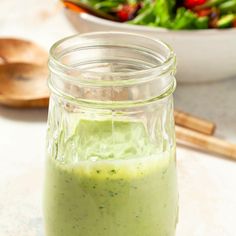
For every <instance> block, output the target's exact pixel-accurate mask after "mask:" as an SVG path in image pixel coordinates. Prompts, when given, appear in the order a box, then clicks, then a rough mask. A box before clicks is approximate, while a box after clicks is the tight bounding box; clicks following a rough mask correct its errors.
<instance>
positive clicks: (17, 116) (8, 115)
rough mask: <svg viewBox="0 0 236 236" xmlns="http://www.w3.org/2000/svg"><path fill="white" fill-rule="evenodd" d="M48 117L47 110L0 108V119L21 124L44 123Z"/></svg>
mask: <svg viewBox="0 0 236 236" xmlns="http://www.w3.org/2000/svg"><path fill="white" fill-rule="evenodd" d="M47 116H48V109H47V108H37V109H36V108H31V109H20V108H9V107H4V106H0V118H3V119H9V120H13V121H22V122H46V121H47Z"/></svg>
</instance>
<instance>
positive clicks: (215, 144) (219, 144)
mask: <svg viewBox="0 0 236 236" xmlns="http://www.w3.org/2000/svg"><path fill="white" fill-rule="evenodd" d="M175 131H176V137H177V140H180V141H184V142H187V143H189V144H191V145H193V146H194V147H197V148H199V149H201V150H203V151H208V152H211V153H215V154H219V155H223V156H225V157H229V158H231V159H234V160H236V144H232V143H229V142H227V141H224V140H222V139H219V138H216V137H213V136H209V135H205V134H202V133H199V132H196V131H193V130H189V129H186V128H183V127H180V126H176V127H175Z"/></svg>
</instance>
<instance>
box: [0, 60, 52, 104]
mask: <svg viewBox="0 0 236 236" xmlns="http://www.w3.org/2000/svg"><path fill="white" fill-rule="evenodd" d="M47 77H48V70H47V67H46V65H45V66H42V65H36V64H27V63H11V64H5V65H0V85H1V86H0V103H1V104H3V105H6V106H11V107H22V108H23V107H25V108H26V107H46V106H47V105H48V98H49V90H48V87H47Z"/></svg>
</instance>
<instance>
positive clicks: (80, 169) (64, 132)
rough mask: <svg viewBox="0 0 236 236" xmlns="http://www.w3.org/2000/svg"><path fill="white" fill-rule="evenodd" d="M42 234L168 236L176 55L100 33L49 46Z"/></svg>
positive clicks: (173, 195) (173, 190) (150, 42)
mask: <svg viewBox="0 0 236 236" xmlns="http://www.w3.org/2000/svg"><path fill="white" fill-rule="evenodd" d="M49 68H50V72H51V73H50V78H49V87H50V89H51V98H50V106H49V115H48V130H47V148H46V156H47V158H46V171H45V186H44V225H45V235H46V236H174V234H175V228H176V222H177V215H178V192H177V181H176V163H175V134H174V119H173V98H172V93H173V91H174V89H175V78H174V74H175V69H176V63H175V55H174V53H173V51H172V50H171V49H170V48H169V47H168V46H167V45H166V44H164V43H162V42H161V41H159V40H157V39H151V38H148V37H145V36H142V35H136V34H129V33H121V32H99V33H90V34H83V35H77V36H72V37H69V38H65V39H63V40H61V41H59V42H57V43H55V44H54V46H53V47H52V48H51V51H50V58H49Z"/></svg>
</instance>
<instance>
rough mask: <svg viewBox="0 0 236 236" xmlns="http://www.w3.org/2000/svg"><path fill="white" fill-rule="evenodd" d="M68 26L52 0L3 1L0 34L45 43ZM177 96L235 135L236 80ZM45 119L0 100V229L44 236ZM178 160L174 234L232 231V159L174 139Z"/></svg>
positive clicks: (209, 235)
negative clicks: (216, 155) (0, 104)
mask: <svg viewBox="0 0 236 236" xmlns="http://www.w3.org/2000/svg"><path fill="white" fill-rule="evenodd" d="M26 8H27V11H24V9H26ZM73 33H75V31H74V30H73V29H72V28H71V26H70V25H69V23H68V22H67V21H66V19H65V18H64V16H63V13H62V11H61V8H60V7H58V4H57V1H53V0H41V1H38V0H25V1H20V0H1V2H0V36H21V37H24V38H27V39H32V40H34V41H36V42H38V43H39V44H41V45H42V46H43V47H45V48H46V49H48V48H49V46H50V45H51V44H52V43H53V42H54V41H56V40H58V39H60V38H62V37H64V36H67V35H70V34H73ZM0 86H1V85H0ZM175 103H176V107H178V108H179V109H182V110H184V111H189V112H192V113H193V114H198V115H200V116H202V117H206V118H209V119H210V120H213V121H215V122H216V123H217V128H218V129H217V135H218V136H220V137H224V138H226V139H228V140H232V141H235V142H236V79H231V80H225V81H221V82H216V83H210V84H196V85H193V84H192V85H188V84H185V85H184V84H180V85H179V86H178V89H177V91H176V94H175ZM46 119H47V112H46V110H31V111H30V110H24V111H21V110H12V109H7V108H3V107H0V158H1V164H0V236H16V235H17V236H44V234H43V225H42V214H41V195H42V193H41V192H42V182H43V163H44V142H45V129H46ZM177 161H178V177H179V178H178V181H179V192H180V216H179V224H178V228H177V235H176V236H235V235H236V227H235V219H236V198H235V196H236V162H232V161H228V160H225V159H222V158H218V157H215V156H213V155H208V154H204V153H201V152H197V151H195V150H192V149H187V148H186V147H183V146H178V149H177ZM68 236H69V235H68Z"/></svg>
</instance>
